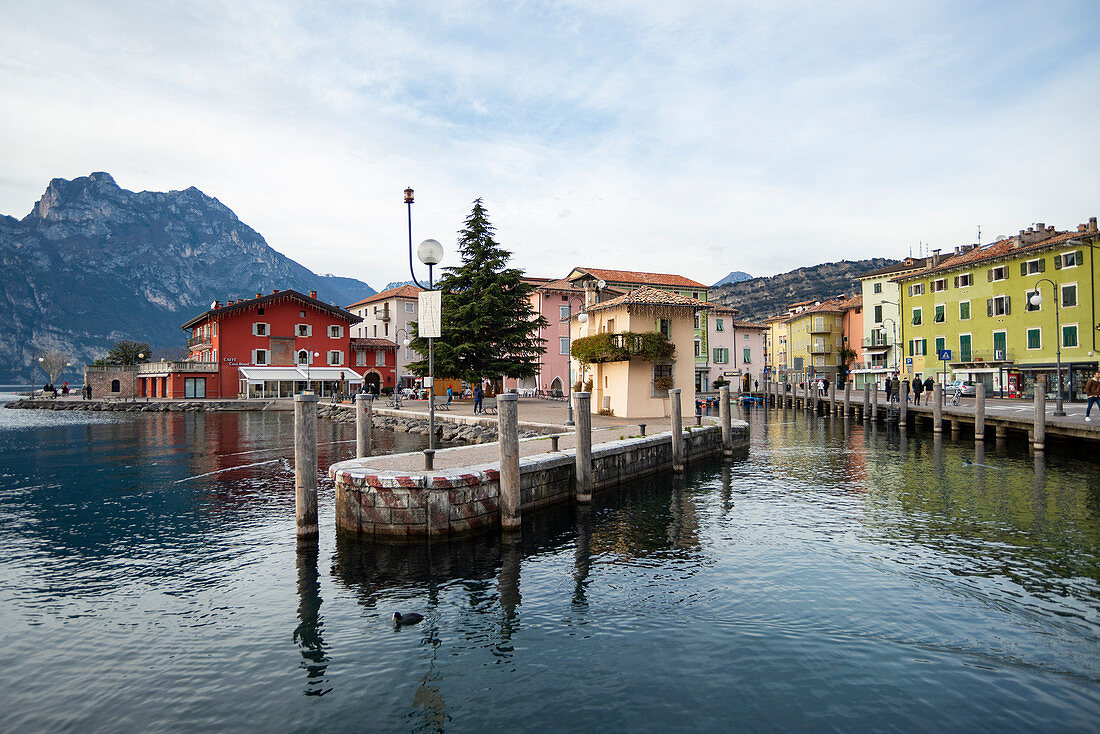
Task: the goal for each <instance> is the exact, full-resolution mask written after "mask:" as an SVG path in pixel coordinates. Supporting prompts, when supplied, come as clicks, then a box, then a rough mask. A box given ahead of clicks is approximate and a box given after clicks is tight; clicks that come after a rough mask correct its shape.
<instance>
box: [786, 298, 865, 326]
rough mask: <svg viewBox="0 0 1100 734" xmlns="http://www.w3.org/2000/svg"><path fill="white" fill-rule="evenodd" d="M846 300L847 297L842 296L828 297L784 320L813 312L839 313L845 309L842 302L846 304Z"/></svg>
mask: <svg viewBox="0 0 1100 734" xmlns="http://www.w3.org/2000/svg"><path fill="white" fill-rule="evenodd" d="M848 300H849V299H847V298H843V299H841V298H833V299H830V300H828V301H825V302H824V303H819V304H818V305H816V306H811V307H810V308H807V309H805V310H804V311H799V312H798V313H796V314H794V315H793V316H789V317H787V318H786V319H785V320H786V321H794V320H795V319H800V318H802V317H803V316H806V315H808V314H813V313H841V312H843V311H844V309H845V305H844V304H846V303H847V302H848Z"/></svg>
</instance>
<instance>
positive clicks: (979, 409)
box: [974, 382, 985, 443]
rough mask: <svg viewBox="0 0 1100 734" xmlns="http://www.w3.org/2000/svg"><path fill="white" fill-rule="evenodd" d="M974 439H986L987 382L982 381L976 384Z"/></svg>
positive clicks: (977, 440)
mask: <svg viewBox="0 0 1100 734" xmlns="http://www.w3.org/2000/svg"><path fill="white" fill-rule="evenodd" d="M974 440H975V441H976V442H978V443H981V442H982V441H984V440H985V384H984V383H981V382H979V383H978V384H977V385H975V386H974Z"/></svg>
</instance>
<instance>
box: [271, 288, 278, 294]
mask: <svg viewBox="0 0 1100 734" xmlns="http://www.w3.org/2000/svg"><path fill="white" fill-rule="evenodd" d="M271 292H272V293H278V292H279V289H278V288H276V289H275V290H273V291H271Z"/></svg>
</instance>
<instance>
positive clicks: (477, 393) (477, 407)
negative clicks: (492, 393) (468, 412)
mask: <svg viewBox="0 0 1100 734" xmlns="http://www.w3.org/2000/svg"><path fill="white" fill-rule="evenodd" d="M484 399H485V391H484V390H482V389H481V383H480V382H479V383H477V384H476V385H474V412H475V413H480V412H481V401H482V400H484Z"/></svg>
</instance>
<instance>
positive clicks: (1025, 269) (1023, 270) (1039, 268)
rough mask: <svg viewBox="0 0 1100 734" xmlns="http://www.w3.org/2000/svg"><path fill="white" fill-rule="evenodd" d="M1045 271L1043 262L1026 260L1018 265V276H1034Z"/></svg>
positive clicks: (1044, 262) (1045, 266)
mask: <svg viewBox="0 0 1100 734" xmlns="http://www.w3.org/2000/svg"><path fill="white" fill-rule="evenodd" d="M1046 269H1047V265H1046V261H1045V260H1028V261H1026V262H1022V263H1020V275H1035V274H1036V273H1041V272H1043V271H1045V270H1046Z"/></svg>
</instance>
